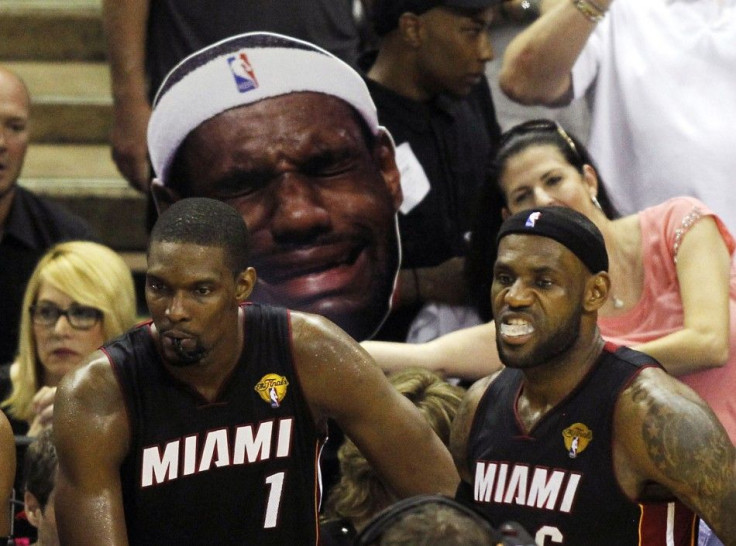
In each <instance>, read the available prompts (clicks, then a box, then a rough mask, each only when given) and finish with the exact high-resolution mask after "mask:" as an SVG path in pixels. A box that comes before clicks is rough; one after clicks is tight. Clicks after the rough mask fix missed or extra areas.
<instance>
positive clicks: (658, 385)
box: [615, 367, 715, 447]
mask: <svg viewBox="0 0 736 546" xmlns="http://www.w3.org/2000/svg"><path fill="white" fill-rule="evenodd" d="M714 420H715V416H714V415H713V413H712V411H711V410H710V408H709V407H708V405H707V404H706V403H705V402H704V401H703V400H702V399H701V398H700V397H699V396H698V395H697V394H696V393H695V392H694V391H693V390H692V389H691V388H690V387H688V386H687V385H685V384H684V383H682V382H680V381H678V380H677V379H676V378H674V377H672V376H671V375H669V374H668V373H667V372H666V371H665V370H664V369H662V368H659V367H647V368H643V369H642V370H641V371H640V372H639V373H638V374H636V375H635V376H634V377H633V379H632V380H631V382H630V383H629V384H628V386H627V387H626V388H625V389H623V390H622V391H621V394H620V395H619V398H618V401H617V405H616V413H615V421H616V427H617V429H618V430H619V432H620V434H619V438H623V439H628V440H627V441H629V442H630V443H631V445H630V446H629V447H631V446H633V445H635V444H636V443H637V442H639V441H641V440H644V441H648V440H651V439H653V438H654V437H655V436H656V437H659V438H660V439H664V438H665V437H666V436H667V435H668V434H672V433H673V431H676V430H677V431H680V429H682V428H683V427H685V428H691V429H692V430H690V432H689V434H690V435H691V436H692V437H693V438H697V436H698V432H696V431H697V429H698V426H699V425H698V423H700V425H701V426H705V425H706V424H707V425H708V426H712V424H713V421H714Z"/></svg>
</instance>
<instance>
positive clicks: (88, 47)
mask: <svg viewBox="0 0 736 546" xmlns="http://www.w3.org/2000/svg"><path fill="white" fill-rule="evenodd" d="M100 13H101V7H100V0H56V1H52V0H2V1H1V2H0V36H2V40H0V60H23V59H34V60H66V61H68V60H103V59H104V58H105V41H104V34H103V31H102V21H101V17H100Z"/></svg>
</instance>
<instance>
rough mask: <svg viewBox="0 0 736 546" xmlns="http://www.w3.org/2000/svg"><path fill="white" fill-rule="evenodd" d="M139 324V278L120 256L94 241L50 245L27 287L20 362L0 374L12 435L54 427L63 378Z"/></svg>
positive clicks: (31, 434)
mask: <svg viewBox="0 0 736 546" xmlns="http://www.w3.org/2000/svg"><path fill="white" fill-rule="evenodd" d="M135 321H136V298H135V288H134V285H133V276H132V274H131V272H130V268H129V267H128V266H127V264H126V263H125V262H124V261H123V259H122V258H121V257H120V256H119V255H118V254H117V253H116V252H115V251H113V250H112V249H110V248H108V247H106V246H104V245H101V244H98V243H93V242H89V241H68V242H64V243H59V244H57V245H55V246H53V247H51V248H50V249H49V250H48V251H47V252H46V254H44V256H43V257H42V258H41V259H40V260H39V262H38V265H36V268H35V270H34V271H33V274H32V275H31V278H30V280H29V281H28V285H27V287H26V291H25V295H24V298H23V310H22V314H21V322H20V330H19V331H20V333H19V336H18V337H19V340H18V353H17V356H16V358H15V361H14V362H13V363H12V365H10V366H9V370H8V367H7V366H4V367H3V369H0V396H3V398H4V397H6V396H7V398H5V399H4V401H3V402H2V404H0V407H2V408H3V409H4V410H5V412H6V413H7V414H8V417H9V418H10V419H11V422H12V423H13V429H14V432H15V433H16V434H27V435H29V436H35V435H37V434H38V433H39V432H40V431H41V430H42V429H43V428H45V427H46V426H47V425H49V424H50V423H51V416H52V412H53V398H54V394H55V392H56V385H57V384H58V383H59V381H60V380H61V378H62V377H63V376H64V375H65V374H66V373H67V372H68V371H70V370H72V369H74V368H76V367H77V366H79V365H80V364H81V363H82V362H83V361H84V359H85V358H86V357H87V356H88V355H89V354H90V353H91V352H92V351H94V350H95V349H97V347H99V346H100V345H102V344H103V343H104V342H106V341H108V340H110V339H112V338H114V337H117V336H118V335H120V334H122V333H123V332H124V331H125V330H127V329H128V328H130V327H131V326H132V325H133V324H134V323H135ZM8 391H10V392H9V396H8Z"/></svg>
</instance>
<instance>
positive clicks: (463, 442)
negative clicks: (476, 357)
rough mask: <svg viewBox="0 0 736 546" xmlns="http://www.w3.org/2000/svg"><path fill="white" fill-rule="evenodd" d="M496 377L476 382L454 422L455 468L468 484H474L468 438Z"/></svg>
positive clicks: (452, 444)
mask: <svg viewBox="0 0 736 546" xmlns="http://www.w3.org/2000/svg"><path fill="white" fill-rule="evenodd" d="M494 377H495V375H494V376H488V377H484V378H483V379H481V380H479V381H476V382H475V383H473V385H472V386H471V387H470V388H469V389H468V392H466V393H465V397H464V398H463V401H462V403H461V404H460V408H458V412H457V415H455V419H454V420H453V422H452V429H451V430H450V452H451V453H452V458H453V459H454V461H455V466H456V467H457V469H458V471H459V472H460V478H461V479H462V480H464V481H466V482H468V483H473V474H472V471H471V469H470V468H468V438H469V436H470V427H471V426H472V425H473V418H474V417H475V411H476V410H477V409H478V403H479V402H480V399H481V398H482V396H483V393H484V392H486V389H487V388H488V385H490V383H491V381H492V380H493V378H494Z"/></svg>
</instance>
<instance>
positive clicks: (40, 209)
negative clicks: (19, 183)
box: [18, 188, 97, 240]
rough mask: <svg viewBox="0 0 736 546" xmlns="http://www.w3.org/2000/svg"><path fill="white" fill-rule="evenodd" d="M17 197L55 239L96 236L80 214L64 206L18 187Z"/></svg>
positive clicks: (93, 237)
mask: <svg viewBox="0 0 736 546" xmlns="http://www.w3.org/2000/svg"><path fill="white" fill-rule="evenodd" d="M19 190H21V191H19V193H18V199H19V200H20V201H22V202H23V204H24V207H25V208H26V209H27V210H28V211H29V213H30V214H31V215H33V216H35V217H36V219H38V220H42V221H43V224H44V229H46V230H48V231H49V232H51V233H53V234H54V236H55V237H56V240H64V239H91V240H97V237H96V236H95V234H94V231H93V230H92V227H91V226H90V225H89V223H88V222H87V221H86V220H84V219H83V218H82V217H81V216H78V215H76V214H73V213H71V212H70V211H69V210H67V209H66V208H65V207H63V206H61V205H59V204H57V203H54V202H53V201H50V200H48V199H45V198H43V197H40V196H38V195H36V194H34V193H33V192H31V191H28V190H26V189H23V188H19Z"/></svg>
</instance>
